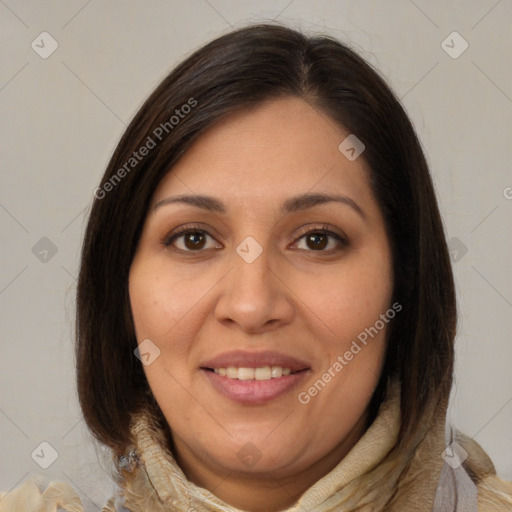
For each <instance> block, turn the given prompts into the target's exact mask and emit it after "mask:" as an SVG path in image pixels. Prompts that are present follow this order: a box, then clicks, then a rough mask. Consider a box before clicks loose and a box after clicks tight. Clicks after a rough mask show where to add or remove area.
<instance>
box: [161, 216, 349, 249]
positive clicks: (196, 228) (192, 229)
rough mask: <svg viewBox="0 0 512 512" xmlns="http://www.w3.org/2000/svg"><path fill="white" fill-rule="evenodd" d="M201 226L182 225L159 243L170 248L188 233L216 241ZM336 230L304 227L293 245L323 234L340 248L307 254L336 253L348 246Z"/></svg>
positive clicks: (325, 225)
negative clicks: (199, 234) (316, 234)
mask: <svg viewBox="0 0 512 512" xmlns="http://www.w3.org/2000/svg"><path fill="white" fill-rule="evenodd" d="M201 226H202V225H201V224H200V223H199V224H197V223H196V224H184V225H183V226H180V227H179V228H178V230H177V231H175V232H172V233H171V234H169V235H166V236H165V237H164V238H163V240H161V243H162V244H163V245H164V246H166V247H171V246H172V243H173V242H174V241H175V240H176V239H177V238H179V237H180V236H183V235H186V234H187V233H190V232H199V233H203V234H205V235H206V236H209V237H210V238H212V239H213V240H216V239H215V237H214V236H213V235H211V234H210V232H209V231H208V230H209V229H211V228H209V227H204V228H203V227H201ZM335 229H336V228H334V227H333V226H330V225H328V224H323V225H322V226H321V227H317V226H311V225H309V226H305V227H304V228H302V229H301V230H300V231H299V233H298V234H295V235H293V241H294V242H293V244H294V245H296V244H297V243H298V242H299V241H300V240H301V239H302V238H304V237H305V236H306V235H309V234H314V233H320V234H324V235H325V236H328V237H331V238H335V239H337V241H338V242H339V244H340V245H341V248H335V249H330V250H320V251H314V250H310V251H307V252H312V253H315V252H318V253H320V254H321V253H324V254H330V253H332V252H336V251H339V250H341V249H343V248H345V247H346V246H348V244H349V239H348V237H347V236H346V235H345V234H344V233H343V232H341V233H338V232H336V231H335ZM175 250H176V251H179V252H182V253H183V252H184V253H201V252H205V251H206V249H200V250H197V251H192V250H184V249H175Z"/></svg>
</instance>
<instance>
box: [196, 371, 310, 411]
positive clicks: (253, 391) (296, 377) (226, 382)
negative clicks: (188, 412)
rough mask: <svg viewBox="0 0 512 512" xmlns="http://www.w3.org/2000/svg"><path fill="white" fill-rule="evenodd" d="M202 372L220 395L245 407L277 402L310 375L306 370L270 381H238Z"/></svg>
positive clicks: (209, 372) (210, 372)
mask: <svg viewBox="0 0 512 512" xmlns="http://www.w3.org/2000/svg"><path fill="white" fill-rule="evenodd" d="M201 372H202V373H203V374H204V375H205V377H206V378H207V379H208V380H209V381H210V383H211V385H212V386H213V387H214V389H216V390H217V391H218V392H219V393H221V394H222V395H224V396H225V397H227V398H230V399H231V400H233V401H234V402H238V403H240V404H244V405H258V404H265V403H268V402H271V401H272V400H276V399H277V398H279V397H281V396H282V395H284V394H286V393H288V392H290V391H291V390H293V389H294V388H296V387H297V386H298V385H299V382H300V381H301V380H302V379H304V378H305V376H306V375H307V374H308V373H309V371H308V370H304V371H300V372H299V373H292V374H290V375H286V376H283V377H278V378H272V379H269V380H238V379H230V378H229V377H221V376H220V375H218V374H216V373H214V372H212V371H209V370H205V369H201Z"/></svg>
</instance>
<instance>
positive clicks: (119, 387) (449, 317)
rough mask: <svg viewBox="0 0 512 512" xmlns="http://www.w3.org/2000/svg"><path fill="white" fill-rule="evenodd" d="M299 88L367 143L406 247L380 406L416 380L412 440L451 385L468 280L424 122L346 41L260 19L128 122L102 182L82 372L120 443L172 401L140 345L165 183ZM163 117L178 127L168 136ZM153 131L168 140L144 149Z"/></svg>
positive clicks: (171, 82) (98, 420)
mask: <svg viewBox="0 0 512 512" xmlns="http://www.w3.org/2000/svg"><path fill="white" fill-rule="evenodd" d="M290 95H293V96H298V97H301V98H304V99H305V100H306V101H308V102H309V103H310V104H312V105H313V106H314V107H315V108H316V109H318V110H319V111H323V112H325V113H327V114H328V115H329V116H330V117H331V118H332V119H333V120H334V121H336V122H337V123H339V124H340V125H341V126H343V127H344V128H346V129H347V130H348V131H349V132H350V133H353V134H355V135H356V136H357V137H358V138H359V139H360V140H361V141H362V142H363V143H364V144H365V146H366V149H365V151H364V153H363V155H362V157H363V158H364V159H365V161H366V163H367V164H368V167H369V174H370V182H371V187H372V191H373V193H374V195H375V198H376V200H377V202H378V204H379V206H380V208H381V211H382V213H383V216H384V220H385V224H386V229H387V233H388V237H389V240H390V244H391V248H392V256H393V274H394V293H393V300H394V301H398V302H399V303H400V304H401V305H402V306H403V311H402V312H401V313H400V314H399V315H397V316H396V318H395V319H394V320H393V321H392V322H391V323H390V324H389V326H388V333H387V351H386V357H385V362H384V366H383V372H382V376H381V379H380V382H379V385H378V386H377V388H376V390H375V393H374V395H373V397H372V401H371V403H370V415H369V418H370V419H371V420H372V419H373V418H374V417H375V414H376V411H377V409H378V407H379V405H380V403H381V401H382V399H383V397H384V393H385V389H386V382H387V378H388V377H390V376H393V377H398V378H399V379H400V380H401V382H402V388H401V389H402V391H401V393H402V402H401V408H402V426H401V433H400V436H399V439H400V442H401V443H402V442H405V441H406V440H407V439H408V438H409V437H411V436H413V435H414V434H415V433H416V432H417V431H418V429H419V427H420V425H421V420H422V414H423V411H425V410H426V409H427V406H430V405H432V404H433V403H436V402H437V401H439V400H445V399H446V397H447V396H448V395H449V392H450V389H451V384H452V372H453V358H454V349H453V342H454V337H455V330H456V303H455V291H454V282H453V275H452V269H451V264H450V259H449V253H448V250H447V246H446V240H445V236H444V232H443V225H442V220H441V217H440V214H439V209H438V205H437V200H436V196H435V192H434V188H433V184H432V180H431V177H430V174H429V170H428V166H427V163H426V160H425V157H424V154H423V151H422V149H421V145H420V143H419V141H418V138H417V136H416V134H415V131H414V128H413V126H412V124H411V122H410V121H409V119H408V117H407V115H406V113H405V111H404V109H403V108H402V106H401V104H400V102H399V101H398V99H397V98H396V97H395V96H394V94H393V93H392V92H391V91H390V89H389V87H388V86H387V85H386V83H385V81H384V80H383V79H382V78H381V77H380V76H379V74H378V72H377V71H376V70H374V69H373V68H372V67H371V66H370V65H369V64H368V63H366V62H365V61H364V60H363V59H362V58H361V57H359V56H358V55H357V54H356V53H355V52H354V51H353V50H351V49H350V48H348V47H347V46H345V45H344V44H342V43H340V42H339V41H337V40H335V39H333V38H330V37H325V36H323V37H306V36H305V35H304V34H301V33H300V32H297V31H295V30H292V29H289V28H286V27H283V26H280V25H277V24H259V25H252V26H248V27H245V28H242V29H238V30H235V31H233V32H231V33H228V34H226V35H223V36H222V37H219V38H217V39H215V40H214V41H212V42H210V43H209V44H206V45H205V46H203V47H202V48H200V49H198V50H197V51H195V52H194V53H193V54H192V55H191V56H189V57H188V58H187V59H186V60H184V61H183V62H182V63H181V64H179V65H178V66H177V67H176V68H175V69H174V70H173V71H172V72H171V73H170V74H169V75H168V76H167V77H166V78H165V79H164V80H163V81H162V83H161V84H160V85H159V86H158V87H157V89H156V90H155V91H154V92H153V93H152V94H151V95H150V97H149V98H148V99H147V100H146V101H145V103H144V104H143V106H142V107H141V108H140V110H139V111H138V112H137V114H136V116H135V118H134V119H133V120H132V122H131V123H130V125H129V126H128V128H127V129H126V131H125V133H124V135H123V136H122V138H121V140H120V142H119V144H118V146H117V148H116V149H115V151H114V153H113V156H112V158H111V159H110V162H109V164H108V167H107V169H106V171H105V174H104V176H103V178H102V181H101V184H100V188H98V189H97V191H99V192H100V193H96V194H95V195H96V198H95V200H94V202H93V205H92V210H91V214H90V217H89V221H88V225H87V229H86V233H85V238H84V243H83V249H82V257H81V266H80V274H79V279H78V289H77V319H76V363H77V385H78V396H79V401H80V406H81V408H82V411H83V415H84V418H85V421H86V422H87V425H88V427H89V429H90V431H91V432H92V433H93V435H94V436H95V437H96V439H98V440H99V441H100V442H101V443H103V444H105V445H107V446H109V447H110V448H112V449H113V450H114V452H115V453H122V452H123V451H124V450H125V449H126V447H127V445H128V444H130V442H131V436H130V432H129V425H130V419H131V417H132V415H133V413H135V412H137V411H138V410H140V409H141V408H142V407H148V406H151V407H152V408H153V409H154V411H155V412H156V414H158V413H160V414H161V411H159V408H158V406H157V404H156V401H155V400H154V398H153V396H152V393H151V391H150V389H149V385H148V382H147V380H146V377H145V374H144V371H143V367H142V364H141V362H140V361H139V359H137V358H136V357H135V355H134V350H135V348H136V347H137V340H136V337H135V331H134V326H133V320H132V316H131V310H130V302H129V295H128V275H129V269H130V265H131V262H132V259H133V256H134V253H135V249H136V247H137V243H138V239H139V236H140V234H141V230H142V226H143V222H144V219H145V215H146V210H147V208H148V205H149V202H150V200H151V197H152V194H153V192H154V190H155V189H156V187H157V185H158V184H159V182H160V180H161V179H162V178H163V176H164V175H165V174H166V173H167V172H169V170H171V169H172V166H173V164H175V163H176V161H177V160H178V158H179V157H180V155H182V154H183V152H184V151H186V150H187V148H188V147H189V146H190V145H191V143H192V142H193V141H194V140H196V139H197V138H198V137H199V136H200V135H201V133H203V132H204V131H205V130H206V129H207V128H209V127H211V126H212V125H214V124H215V123H216V122H217V121H218V120H220V119H221V118H223V117H225V116H227V115H229V114H231V113H233V112H235V111H237V110H240V109H242V108H248V107H250V106H254V105H257V104H258V103H260V102H262V101H265V100H269V99H275V98H279V97H282V96H290ZM194 102H195V103H194ZM186 104H188V105H190V106H192V105H194V108H190V109H183V113H184V112H185V111H186V112H188V113H187V114H186V115H183V116H180V118H179V121H177V122H176V119H177V117H176V116H177V114H178V112H177V110H179V111H180V112H181V110H180V108H181V106H183V105H186ZM173 115H174V116H175V119H174V120H172V119H171V116H173ZM165 123H167V124H165ZM163 126H165V127H166V131H165V132H163V131H162V130H163V128H162V127H163ZM157 127H160V129H161V131H162V134H164V133H165V136H162V137H161V140H159V141H158V142H157V141H155V138H156V136H155V130H156V129H157ZM156 133H160V132H156ZM148 137H149V138H151V139H152V140H153V141H154V142H156V144H155V146H154V147H153V148H152V149H151V150H150V151H149V152H146V153H147V154H146V156H144V157H143V158H140V160H139V159H137V160H136V161H134V160H131V159H133V158H134V156H133V155H134V152H136V151H137V150H139V148H141V147H142V146H144V145H146V144H148V140H149V139H148ZM340 142H341V141H340ZM128 163H129V164H128ZM122 169H124V172H123V171H122ZM161 418H162V421H165V420H164V419H163V415H161Z"/></svg>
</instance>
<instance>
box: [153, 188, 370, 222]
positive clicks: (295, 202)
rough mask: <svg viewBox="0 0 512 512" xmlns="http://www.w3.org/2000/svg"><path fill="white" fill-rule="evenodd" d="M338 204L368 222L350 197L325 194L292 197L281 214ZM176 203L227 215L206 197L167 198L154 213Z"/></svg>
mask: <svg viewBox="0 0 512 512" xmlns="http://www.w3.org/2000/svg"><path fill="white" fill-rule="evenodd" d="M331 202H337V203H341V204H344V205H347V206H349V207H350V208H352V209H353V210H354V211H355V212H357V213H358V214H359V215H360V216H361V217H362V218H363V219H365V220H366V214H365V212H364V211H363V209H362V208H361V207H360V206H359V205H358V204H357V203H356V202H355V201H354V200H353V199H351V198H350V197H348V196H345V195H341V194H323V193H306V194H300V195H298V196H294V197H290V198H289V199H287V200H286V201H285V202H284V203H283V204H282V206H281V208H280V214H281V215H286V214H287V213H295V212H300V211H304V210H307V209H309V208H313V207H314V206H317V205H320V204H325V203H331ZM174 203H185V204H189V205H191V206H196V207H198V208H201V209H203V210H208V211H210V212H214V213H221V214H225V213H226V207H225V206H224V203H222V201H219V200H218V199H216V198H214V197H211V196H205V195H197V194H196V195H186V194H183V195H178V196H172V197H166V198H165V199H162V200H161V201H158V203H156V204H155V206H154V207H153V211H155V210H157V209H158V208H161V207H162V206H165V205H168V204H174Z"/></svg>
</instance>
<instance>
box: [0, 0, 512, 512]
mask: <svg viewBox="0 0 512 512" xmlns="http://www.w3.org/2000/svg"><path fill="white" fill-rule="evenodd" d="M272 19H276V20H279V21H282V22H284V23H286V24H288V25H290V26H293V27H296V28H301V29H303V30H305V31H306V32H307V33H309V34H312V33H328V34H331V35H334V36H335V37H337V38H339V39H341V40H342V41H344V42H348V43H349V44H350V45H351V46H352V47H353V48H354V49H356V50H357V51H359V52H360V53H361V55H362V56H363V57H365V58H366V59H367V60H369V61H370V62H371V63H373V64H374V65H375V66H376V67H377V68H378V69H379V70H381V72H382V73H383V74H384V75H385V76H386V77H387V79H388V80H389V82H390V84H391V86H392V87H393V88H394V89H395V91H396V92H397V94H398V96H399V97H400V98H401V99H402V101H403V104H404V106H405V108H406V110H407V111H408V113H409V114H410V116H411V118H412V120H413V122H414V124H415V126H416V129H417V131H418V134H419V136H420V138H421V140H422V143H423V145H424V147H425V150H426V152H427V155H428V158H429V162H430V165H431V169H432V173H433V177H434V180H435V186H436V189H437V192H438V196H439V201H440V207H441V211H442V214H443V217H444V221H445V225H446V229H447V233H448V238H449V239H450V246H451V247H452V252H453V254H452V256H453V259H454V271H455V277H456V284H457V287H458V299H459V313H460V320H459V331H458V336H457V345H456V347H457V365H456V383H455V387H454V390H453V393H452V400H451V408H450V417H451V419H452V420H453V422H454V423H455V425H457V426H458V427H459V428H460V429H461V430H463V431H464V432H465V433H467V434H468V435H470V436H474V437H475V439H476V440H477V441H478V442H479V443H480V444H481V445H482V446H483V447H484V449H485V450H486V451H487V452H488V453H489V454H490V455H491V457H492V459H493V461H494V462H495V464H496V467H497V469H498V471H499V473H501V476H502V477H504V478H506V479H509V480H512V436H511V434H510V432H511V430H512V429H511V427H512V372H511V371H510V365H511V362H512V339H511V335H510V332H511V331H512V320H511V319H512V273H511V271H510V268H511V265H510V262H511V254H512V237H511V235H510V233H511V229H510V228H511V218H512V188H511V187H512V171H511V165H510V164H511V156H510V149H511V142H512V127H511V122H510V120H511V114H512V72H511V70H512V66H511V58H510V56H511V55H512V36H511V32H512V31H511V30H510V27H511V26H512V25H511V21H512V2H511V1H510V0H501V1H496V0H478V1H477V0H473V1H465V2H463V1H454V2H449V3H448V2H445V1H441V0H436V1H429V2H427V1H426V0H415V1H412V0H392V1H387V2H379V1H361V0H351V1H350V0H347V1H334V0H324V1H314V2H313V1H306V0H293V1H290V0H263V1H258V2H255V1H247V0H246V1H243V0H242V1H235V0H208V1H206V0H190V1H163V0H159V1H157V0H153V1H144V2H143V1H133V0H132V1H129V2H128V1H125V2H121V1H112V0H109V1H108V2H107V1H100V0H91V1H87V0H66V1H45V2H39V1H36V0H32V1H22V0H0V38H1V45H0V52H1V54H2V66H1V69H0V119H1V120H2V121H1V122H2V137H1V140H0V145H1V152H2V169H1V179H2V185H1V188H0V226H1V230H2V251H1V256H0V258H1V260H0V261H1V266H0V306H1V322H2V350H1V358H0V389H1V390H2V394H1V400H0V431H1V437H0V465H1V468H0V490H3V491H5V490H9V489H11V488H12V487H13V486H15V485H20V484H21V483H22V482H23V481H24V480H26V479H27V478H29V477H30V476H31V475H32V474H34V473H40V474H43V475H44V477H45V478H47V479H49V480H51V479H55V480H64V481H67V482H69V483H71V484H72V485H73V486H74V488H75V489H76V490H77V492H78V493H79V494H80V496H81V498H82V500H83V501H84V503H85V504H86V505H87V507H88V509H89V510H95V509H97V508H99V507H100V506H101V505H102V504H103V502H104V501H105V499H106V498H107V496H109V495H110V493H111V491H112V484H111V483H110V482H109V481H108V479H107V478H106V477H105V476H104V473H103V470H102V469H101V467H99V466H98V462H97V458H96V451H95V449H94V445H93V444H92V443H91V440H90V438H89V437H88V434H87V431H86V429H85V426H84V423H83V421H81V414H80V410H79V408H78V404H77V399H76V393H75V387H74V367H73V342H72V339H73V338H72V336H73V319H74V311H73V299H74V292H75V285H76V274H77V268H78V258H79V250H80V245H81V238H82V235H83V231H84V227H85V220H86V216H87V212H88V208H89V206H90V204H91V201H92V199H93V195H92V192H93V190H94V188H95V187H96V186H97V184H98V182H99V179H100V177H101V176H102V174H103V171H104V169H105V166H106V164H107V162H108V160H109V158H110V156H111V153H112V151H113V150H114V147H115V145H116V144H117V141H118V139H119V137H120V135H121V133H122V132H123V130H124V129H125V126H126V124H127V123H128V122H129V120H130V119H131V118H132V116H133V115H134V114H135V112H136V111H137V109H138V108H139V106H140V105H141V103H142V101H143V100H144V99H145V98H146V96H147V95H148V94H149V93H150V92H151V91H152V90H153V88H154V87H155V86H156V85H157V84H158V83H159V82H160V80H161V79H162V78H163V77H164V76H165V75H166V74H167V73H168V71H169V70H170V69H171V68H172V67H173V66H174V65H175V64H176V63H177V61H178V60H180V59H181V58H182V57H184V56H186V55H188V54H190V53H191V52H192V51H193V50H194V49H196V48H197V47H198V46H200V45H201V44H203V43H205V42H206V41H209V40H210V39H212V38H214V37H216V36H218V35H220V34H223V33H225V32H227V31H229V30H231V28H235V27H239V26H242V25H245V24H246V23H248V22H253V21H262V20H265V21H267V20H272ZM44 31H46V32H48V33H49V34H51V36H52V37H53V38H54V39H55V40H56V41H57V43H58V48H57V50H56V51H55V52H54V53H52V54H51V55H50V56H48V57H47V58H45V59H43V58H42V57H41V56H40V55H39V54H38V53H36V51H35V50H34V49H33V48H32V46H31V44H32V42H33V41H35V43H34V44H39V47H40V48H38V49H39V51H40V52H43V51H48V50H49V49H51V46H50V43H51V41H50V40H49V39H48V36H41V37H39V35H40V34H41V33H42V32H44ZM454 31H456V32H458V33H459V34H460V35H461V36H462V38H463V39H464V40H465V41H467V43H468V44H469V47H468V48H467V49H466V51H464V52H463V53H462V54H460V55H458V54H459V53H460V52H461V50H462V49H463V48H464V42H463V40H462V39H460V38H459V37H458V36H450V37H449V38H448V39H447V37H448V36H449V35H450V34H451V33H452V32H454ZM41 38H43V39H44V41H43V42H41ZM445 40H446V42H445V43H444V44H443V41H445ZM43 46H44V48H43ZM450 47H451V48H450ZM450 52H451V55H450V54H449V53H450ZM455 56H456V57H457V58H454V57H455ZM44 237H46V238H47V239H49V240H50V241H51V242H49V241H48V240H46V239H43V240H42V241H41V239H42V238H44ZM55 249H56V250H57V252H56V253H55V254H53V252H54V251H55ZM44 251H48V252H44ZM43 441H46V442H48V443H50V445H51V446H52V447H54V449H55V450H56V451H57V452H58V458H57V459H56V460H55V462H54V463H53V464H52V465H51V466H50V467H49V468H48V469H46V470H45V469H42V468H41V467H39V466H38V465H37V463H36V462H35V460H34V459H37V457H34V459H33V458H32V457H31V454H32V453H33V451H34V450H35V449H36V448H37V447H38V446H39V444H40V443H41V442H43ZM43 448H44V447H43ZM43 451H44V450H43ZM36 453H39V454H41V452H40V448H39V451H37V450H36ZM49 454H50V455H51V452H50V451H49V450H48V449H47V450H46V451H45V452H44V457H43V456H41V457H40V458H39V460H40V461H43V462H44V460H43V459H45V458H46V461H47V462H48V461H50V459H49V458H48V457H50V455H49Z"/></svg>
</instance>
